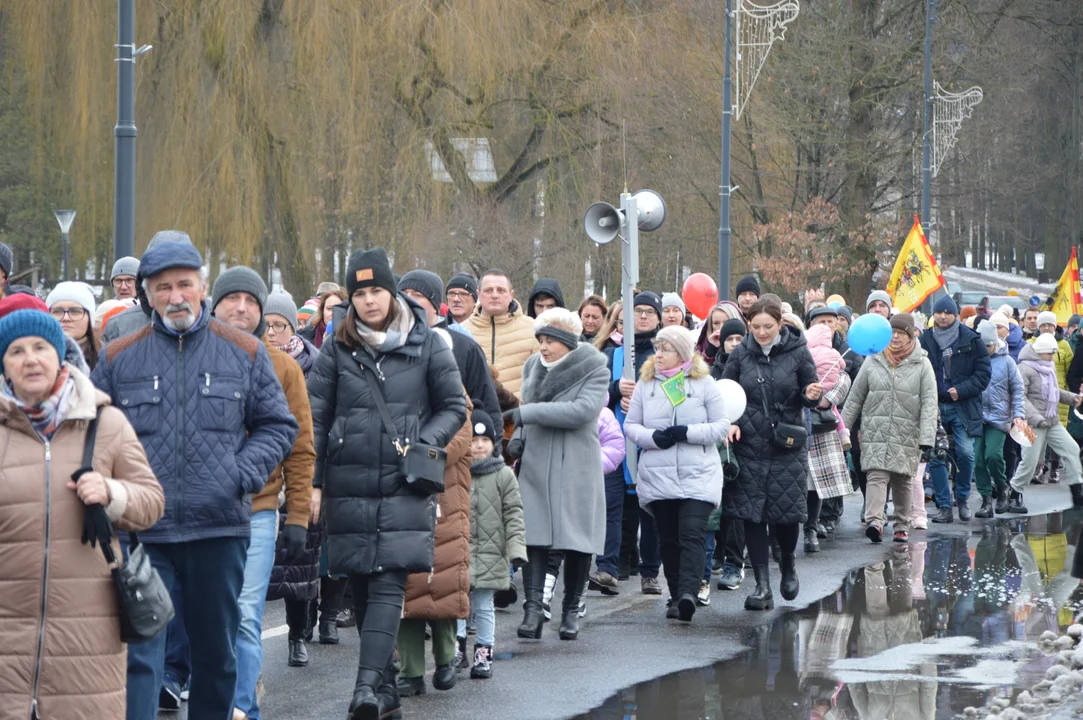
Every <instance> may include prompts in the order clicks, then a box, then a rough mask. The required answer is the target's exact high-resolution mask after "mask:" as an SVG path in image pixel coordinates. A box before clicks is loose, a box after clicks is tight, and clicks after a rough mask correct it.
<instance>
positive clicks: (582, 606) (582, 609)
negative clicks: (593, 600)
mask: <svg viewBox="0 0 1083 720" xmlns="http://www.w3.org/2000/svg"><path fill="white" fill-rule="evenodd" d="M586 616H587V601H586V600H580V601H579V617H586Z"/></svg>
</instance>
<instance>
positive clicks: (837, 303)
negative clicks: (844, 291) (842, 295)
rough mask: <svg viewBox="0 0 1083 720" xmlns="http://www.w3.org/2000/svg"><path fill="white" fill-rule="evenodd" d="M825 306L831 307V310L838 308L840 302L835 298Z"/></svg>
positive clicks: (840, 304) (840, 305)
mask: <svg viewBox="0 0 1083 720" xmlns="http://www.w3.org/2000/svg"><path fill="white" fill-rule="evenodd" d="M827 306H828V307H829V308H831V309H832V310H838V309H839V308H840V307H842V303H840V302H839V301H838V300H836V301H835V302H833V303H828V304H827Z"/></svg>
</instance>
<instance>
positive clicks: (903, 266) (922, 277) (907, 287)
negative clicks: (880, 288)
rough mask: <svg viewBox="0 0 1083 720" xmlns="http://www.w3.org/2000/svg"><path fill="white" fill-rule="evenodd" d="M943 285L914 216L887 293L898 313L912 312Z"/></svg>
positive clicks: (942, 279)
mask: <svg viewBox="0 0 1083 720" xmlns="http://www.w3.org/2000/svg"><path fill="white" fill-rule="evenodd" d="M943 286H944V276H943V275H942V274H940V266H939V265H937V264H936V258H935V257H934V256H933V250H932V248H930V247H929V241H928V240H926V239H925V233H924V232H922V230H921V222H920V221H919V220H918V219H917V216H915V217H914V226H913V227H912V228H910V233H909V234H908V235H907V236H906V241H905V242H904V243H903V246H902V250H900V251H899V257H898V258H897V259H896V260H895V267H894V268H893V269H892V270H891V278H890V279H889V280H888V281H887V288H886V289H887V294H888V295H890V296H891V298H892V300H893V305H894V306H895V307H896V308H898V309H899V311H900V312H912V311H913V310H916V309H917V308H918V307H919V306H920V305H921V303H923V302H925V299H926V298H927V297H929V296H930V295H932V294H933V293H934V292H936V291H937V290H939V289H940V288H942V287H943Z"/></svg>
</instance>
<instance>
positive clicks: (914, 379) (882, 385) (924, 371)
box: [842, 342, 939, 475]
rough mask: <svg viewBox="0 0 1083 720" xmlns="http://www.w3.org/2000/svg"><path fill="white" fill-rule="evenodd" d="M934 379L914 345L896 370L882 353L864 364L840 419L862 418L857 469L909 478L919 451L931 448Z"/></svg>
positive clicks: (936, 408)
mask: <svg viewBox="0 0 1083 720" xmlns="http://www.w3.org/2000/svg"><path fill="white" fill-rule="evenodd" d="M936 397H937V395H936V374H935V373H934V372H933V366H932V365H931V364H930V363H929V359H928V357H927V356H926V354H925V351H924V350H923V349H922V348H921V345H919V344H918V343H917V342H915V343H914V350H913V352H911V353H910V355H909V356H908V357H907V358H906V359H904V360H903V361H902V362H900V363H899V366H898V367H896V368H893V367H891V364H890V363H889V362H888V361H887V359H886V358H884V354H883V353H879V354H877V355H873V356H871V357H868V358H866V359H865V362H864V363H863V364H862V365H861V371H860V372H858V374H857V379H855V380H854V384H853V387H852V388H850V395H849V396H848V397H847V398H846V405H845V406H844V407H843V409H842V419H843V422H845V423H846V427H854V423H855V422H857V419H858V417H860V418H861V469H862V470H864V471H866V472H868V471H869V470H889V471H891V472H894V473H902V474H903V475H914V474H915V473H916V472H917V470H918V462H919V461H920V460H921V450H920V449H919V448H920V446H922V445H927V446H929V447H932V445H933V443H934V442H936V423H937V414H938V412H939V406H938V405H937V401H936Z"/></svg>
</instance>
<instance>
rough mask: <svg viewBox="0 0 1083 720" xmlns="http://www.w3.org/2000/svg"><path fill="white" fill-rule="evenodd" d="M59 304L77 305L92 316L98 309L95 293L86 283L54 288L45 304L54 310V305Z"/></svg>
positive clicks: (59, 284)
mask: <svg viewBox="0 0 1083 720" xmlns="http://www.w3.org/2000/svg"><path fill="white" fill-rule="evenodd" d="M58 302H73V303H77V304H78V305H79V306H80V307H82V308H83V309H84V310H86V311H87V312H88V313H90V314H91V315H93V314H94V308H95V307H96V304H95V302H94V291H93V290H91V289H90V286H89V285H87V284H86V283H84V282H74V281H71V282H62V283H58V284H57V286H56V287H55V288H53V291H52V292H51V293H49V296H48V297H46V298H45V304H46V305H48V306H49V309H50V310H52V309H53V305H55V304H56V303H58Z"/></svg>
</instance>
